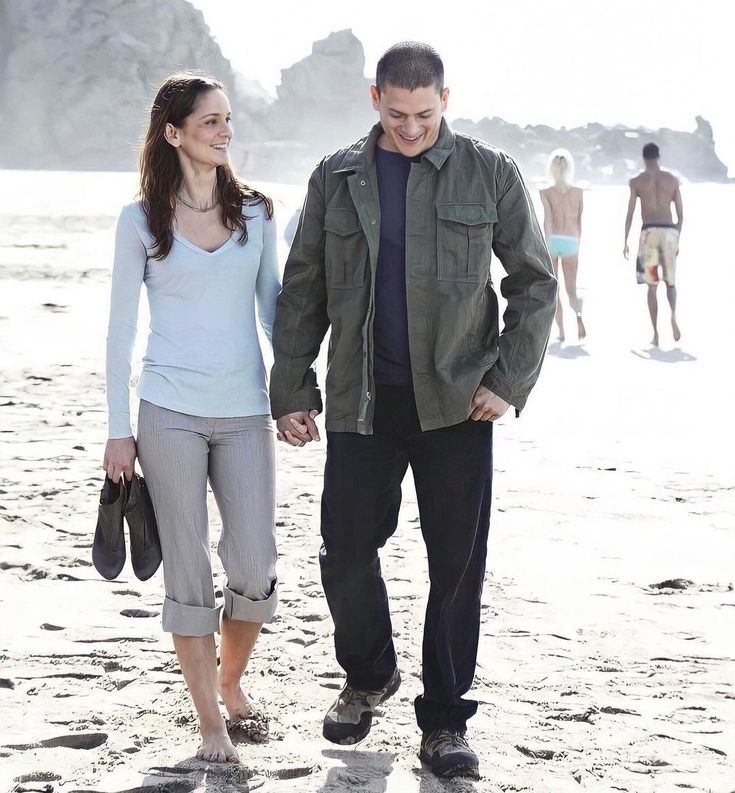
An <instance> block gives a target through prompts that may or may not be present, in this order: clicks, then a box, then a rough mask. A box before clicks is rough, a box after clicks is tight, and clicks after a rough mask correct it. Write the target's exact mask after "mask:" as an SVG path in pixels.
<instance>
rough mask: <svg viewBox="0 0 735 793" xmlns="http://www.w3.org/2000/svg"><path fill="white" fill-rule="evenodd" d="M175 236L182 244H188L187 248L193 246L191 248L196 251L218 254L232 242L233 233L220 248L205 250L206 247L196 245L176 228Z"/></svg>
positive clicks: (210, 254) (205, 254)
mask: <svg viewBox="0 0 735 793" xmlns="http://www.w3.org/2000/svg"><path fill="white" fill-rule="evenodd" d="M173 234H174V237H175V238H176V239H177V240H178V241H179V242H180V243H181V244H182V245H186V247H187V248H191V250H193V251H195V252H196V253H201V254H203V255H204V256H216V255H217V254H218V253H222V251H223V250H224V249H225V248H226V247H227V246H228V245H229V244H230V243H231V242H232V239H233V235H232V234H230V236H229V237H228V238H227V239H226V240H225V241H224V242H223V243H222V244H221V245H220V246H219V248H215V249H214V250H213V251H208V250H205V249H204V248H200V247H199V246H198V245H195V244H194V243H193V242H192V241H191V240H187V239H186V237H184V236H183V235H182V234H180V233H179V232H178V231H176V230H175V229H174V232H173Z"/></svg>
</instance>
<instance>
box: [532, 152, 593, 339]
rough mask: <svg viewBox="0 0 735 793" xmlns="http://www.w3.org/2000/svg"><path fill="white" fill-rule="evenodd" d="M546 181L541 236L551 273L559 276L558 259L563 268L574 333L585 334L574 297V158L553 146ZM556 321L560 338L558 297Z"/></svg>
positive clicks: (577, 202) (577, 209)
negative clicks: (575, 331)
mask: <svg viewBox="0 0 735 793" xmlns="http://www.w3.org/2000/svg"><path fill="white" fill-rule="evenodd" d="M547 173H548V176H549V181H550V182H552V183H553V184H552V185H551V187H547V188H545V189H543V190H541V203H542V204H543V205H544V236H545V237H546V245H547V247H548V249H549V255H550V256H551V261H552V263H553V265H554V275H555V276H556V277H557V278H559V262H560V261H561V267H562V270H563V272H564V286H565V287H566V290H567V296H568V297H569V304H570V305H571V307H572V310H573V311H574V313H575V314H576V315H577V336H578V338H579V339H580V340H581V339H584V337H585V336H586V335H587V331H586V330H585V327H584V323H583V322H582V299H581V298H579V297H577V266H578V264H579V239H580V237H581V235H582V209H583V204H582V189H581V188H579V187H574V186H572V184H571V179H572V175H573V173H574V160H573V159H572V155H571V154H570V153H569V152H568V151H567V150H566V149H556V150H555V151H553V152H552V153H551V156H550V157H549V164H548V167H547ZM555 319H556V324H557V326H558V327H559V336H558V338H559V341H564V316H563V312H562V307H561V298H560V297H559V295H558V293H557V298H556V316H555Z"/></svg>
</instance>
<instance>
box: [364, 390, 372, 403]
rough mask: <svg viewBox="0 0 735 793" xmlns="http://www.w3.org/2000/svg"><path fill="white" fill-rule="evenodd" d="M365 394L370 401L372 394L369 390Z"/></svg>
mask: <svg viewBox="0 0 735 793" xmlns="http://www.w3.org/2000/svg"><path fill="white" fill-rule="evenodd" d="M365 396H366V397H367V398H368V401H369V400H370V399H371V398H372V394H371V393H370V392H369V391H368V392H367V393H366V394H365Z"/></svg>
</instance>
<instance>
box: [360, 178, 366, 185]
mask: <svg viewBox="0 0 735 793" xmlns="http://www.w3.org/2000/svg"><path fill="white" fill-rule="evenodd" d="M360 184H361V185H362V186H363V187H365V180H364V179H363V180H362V181H361V182H360Z"/></svg>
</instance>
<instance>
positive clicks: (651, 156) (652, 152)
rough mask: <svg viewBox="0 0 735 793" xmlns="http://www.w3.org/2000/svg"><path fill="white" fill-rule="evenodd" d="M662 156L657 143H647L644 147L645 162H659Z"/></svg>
mask: <svg viewBox="0 0 735 793" xmlns="http://www.w3.org/2000/svg"><path fill="white" fill-rule="evenodd" d="M660 156H661V153H660V152H659V150H658V146H657V145H656V144H655V143H646V145H645V146H644V147H643V159H644V160H657V159H658V158H659V157H660Z"/></svg>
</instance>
